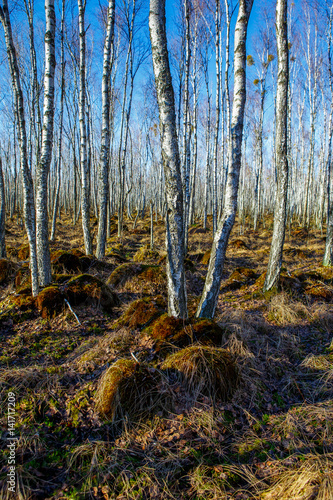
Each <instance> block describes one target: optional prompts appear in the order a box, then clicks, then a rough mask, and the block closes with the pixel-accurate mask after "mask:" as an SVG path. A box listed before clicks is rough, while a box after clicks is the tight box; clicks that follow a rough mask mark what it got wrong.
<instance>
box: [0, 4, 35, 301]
mask: <svg viewBox="0 0 333 500" xmlns="http://www.w3.org/2000/svg"><path fill="white" fill-rule="evenodd" d="M2 4H3V7H2V8H1V7H0V20H1V23H2V25H3V28H4V32H5V40H6V49H7V55H8V61H9V68H10V74H11V79H12V88H13V93H14V100H15V110H16V114H17V119H18V120H17V130H18V140H19V145H20V162H21V172H22V189H23V213H24V222H25V227H26V231H27V235H28V241H29V249H30V272H31V288H32V294H33V296H34V297H35V296H36V295H38V291H39V286H38V266H37V252H36V218H35V204H34V189H33V183H32V178H31V171H30V169H29V162H28V150H27V134H26V125H25V115H24V102H23V92H22V87H21V80H20V72H19V67H18V62H17V57H16V51H15V47H14V42H13V35H12V28H11V23H10V17H9V12H8V2H7V0H3V2H2Z"/></svg>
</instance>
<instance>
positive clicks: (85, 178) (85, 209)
mask: <svg viewBox="0 0 333 500" xmlns="http://www.w3.org/2000/svg"><path fill="white" fill-rule="evenodd" d="M85 8H86V0H78V9H79V35H80V96H79V122H80V167H81V168H80V170H81V214H82V229H83V239H84V248H85V252H86V255H91V254H92V241H91V235H90V227H89V221H90V200H89V190H90V185H89V184H90V183H89V166H88V159H87V126H86V30H85V25H84V15H85Z"/></svg>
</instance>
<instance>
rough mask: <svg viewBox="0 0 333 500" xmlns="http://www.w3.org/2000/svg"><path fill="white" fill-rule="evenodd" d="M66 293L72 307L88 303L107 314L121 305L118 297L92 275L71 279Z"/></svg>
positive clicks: (66, 287)
mask: <svg viewBox="0 0 333 500" xmlns="http://www.w3.org/2000/svg"><path fill="white" fill-rule="evenodd" d="M64 293H65V295H66V296H67V298H68V301H69V303H70V304H71V305H79V304H82V303H83V302H87V303H90V304H92V305H94V306H101V307H102V308H103V309H104V310H105V311H106V312H108V311H110V310H111V309H112V308H113V307H115V306H117V305H119V299H118V297H117V295H116V294H115V293H114V292H113V291H112V290H111V289H110V288H109V287H108V286H107V285H106V284H105V283H103V281H101V280H99V279H98V278H96V277H95V276H91V275H90V274H81V275H79V276H75V277H74V278H72V279H70V280H69V281H68V283H66V285H65V287H64Z"/></svg>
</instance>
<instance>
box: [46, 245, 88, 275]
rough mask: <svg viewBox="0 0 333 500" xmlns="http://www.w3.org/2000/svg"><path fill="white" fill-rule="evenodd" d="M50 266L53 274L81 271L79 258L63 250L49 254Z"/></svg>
mask: <svg viewBox="0 0 333 500" xmlns="http://www.w3.org/2000/svg"><path fill="white" fill-rule="evenodd" d="M51 264H52V267H53V270H54V272H55V273H77V272H78V271H80V270H81V266H80V259H79V257H77V256H76V255H74V254H73V253H71V252H65V251H63V250H57V251H56V252H53V253H52V254H51Z"/></svg>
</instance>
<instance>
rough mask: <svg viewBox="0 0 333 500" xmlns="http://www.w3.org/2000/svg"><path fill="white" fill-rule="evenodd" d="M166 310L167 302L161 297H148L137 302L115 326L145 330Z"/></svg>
mask: <svg viewBox="0 0 333 500" xmlns="http://www.w3.org/2000/svg"><path fill="white" fill-rule="evenodd" d="M165 308H166V301H165V300H164V298H163V297H162V296H161V295H159V296H157V297H154V298H150V297H146V298H144V299H138V300H135V301H134V302H132V303H131V304H130V306H129V307H128V308H127V309H126V311H125V312H124V314H123V315H122V316H121V317H120V318H119V320H118V321H117V322H116V324H115V326H128V327H129V328H133V329H137V328H144V327H146V326H148V325H149V324H150V323H151V322H152V321H153V320H155V319H156V318H157V317H158V316H159V315H161V314H162V313H163V309H164V310H165Z"/></svg>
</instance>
